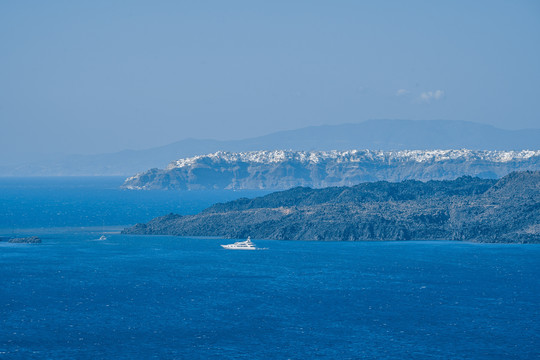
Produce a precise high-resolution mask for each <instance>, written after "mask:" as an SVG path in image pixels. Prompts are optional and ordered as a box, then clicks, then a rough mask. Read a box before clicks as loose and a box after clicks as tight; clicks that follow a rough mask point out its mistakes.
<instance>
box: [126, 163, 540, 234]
mask: <svg viewBox="0 0 540 360" xmlns="http://www.w3.org/2000/svg"><path fill="white" fill-rule="evenodd" d="M124 233H125V234H167V235H180V236H221V237H228V238H244V237H247V236H248V235H250V236H252V237H253V238H260V239H283V240H326V241H359V240H367V241H377V240H467V241H477V242H505V243H539V242H540V172H539V171H535V172H533V171H526V172H520V173H512V174H510V175H508V176H506V177H504V178H502V179H500V180H498V181H497V180H493V179H479V178H473V177H461V178H458V179H456V180H453V181H428V182H420V181H411V180H408V181H403V182H400V183H389V182H385V181H381V182H375V183H364V184H359V185H356V186H353V187H332V188H325V189H310V188H300V187H299V188H294V189H291V190H288V191H282V192H276V193H272V194H269V195H266V196H263V197H259V198H254V199H245V198H243V199H239V200H236V201H232V202H229V203H225V204H215V205H213V206H211V207H210V208H208V209H206V210H204V211H202V212H201V213H200V214H198V215H189V216H179V215H173V214H170V215H167V216H164V217H161V218H156V219H154V220H152V221H150V222H149V223H147V224H138V225H136V226H134V227H131V228H128V229H125V230H124Z"/></svg>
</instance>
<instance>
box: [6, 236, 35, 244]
mask: <svg viewBox="0 0 540 360" xmlns="http://www.w3.org/2000/svg"><path fill="white" fill-rule="evenodd" d="M8 242H10V243H12V244H41V239H40V238H39V237H37V236H30V237H24V238H13V239H9V241H8Z"/></svg>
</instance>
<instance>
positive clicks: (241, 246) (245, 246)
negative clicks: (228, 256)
mask: <svg viewBox="0 0 540 360" xmlns="http://www.w3.org/2000/svg"><path fill="white" fill-rule="evenodd" d="M221 247H222V248H224V249H228V250H257V248H256V247H255V244H253V243H252V242H251V238H250V237H249V236H248V238H247V240H246V241H238V242H235V243H234V244H228V245H221Z"/></svg>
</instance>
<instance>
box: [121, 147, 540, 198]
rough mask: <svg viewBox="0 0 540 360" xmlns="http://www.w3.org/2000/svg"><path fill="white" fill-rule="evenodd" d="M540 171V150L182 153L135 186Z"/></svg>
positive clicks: (345, 182) (273, 184)
mask: <svg viewBox="0 0 540 360" xmlns="http://www.w3.org/2000/svg"><path fill="white" fill-rule="evenodd" d="M525 170H540V151H538V150H536V151H532V150H522V151H488V150H466V149H461V150H402V151H379V150H350V151H335V150H334V151H292V150H273V151H248V152H238V153H233V152H224V151H218V152H216V153H212V154H207V155H199V156H194V157H190V158H182V159H179V160H176V161H173V162H172V163H170V164H169V166H168V167H167V168H166V169H151V170H148V171H145V172H142V173H139V174H136V175H134V176H132V177H130V178H128V179H126V181H125V182H124V184H123V185H122V187H123V188H124V189H130V190H155V189H159V190H209V189H212V190H214V189H230V190H247V189H251V190H254V189H269V190H286V189H291V188H293V187H297V186H307V187H312V188H324V187H329V186H353V185H356V184H359V183H362V182H367V181H369V182H373V181H380V180H385V181H392V182H398V181H402V180H421V181H428V180H451V179H456V178H458V177H460V176H465V175H469V176H478V177H481V178H489V179H495V178H501V177H503V176H505V175H507V174H509V173H511V172H512V171H525Z"/></svg>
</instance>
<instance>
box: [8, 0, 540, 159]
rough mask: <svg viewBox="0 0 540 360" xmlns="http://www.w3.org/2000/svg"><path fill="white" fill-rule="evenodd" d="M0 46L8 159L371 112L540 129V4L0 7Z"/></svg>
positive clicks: (220, 135) (248, 132)
mask: <svg viewBox="0 0 540 360" xmlns="http://www.w3.org/2000/svg"><path fill="white" fill-rule="evenodd" d="M0 45H1V55H0V121H1V129H2V131H1V133H0V134H1V135H0V143H1V145H0V153H1V154H2V155H1V156H2V157H4V158H6V157H10V158H17V157H21V158H23V157H28V156H37V154H46V153H101V152H109V151H118V150H122V149H126V148H131V149H140V148H147V147H152V146H157V145H163V144H167V143H170V142H173V141H176V140H180V139H184V138H187V137H195V138H216V139H237V138H244V137H251V136H257V135H263V134H266V133H270V132H273V131H277V130H285V129H294V128H299V127H304V126H309V125H321V124H340V123H346V122H357V121H363V120H367V119H377V118H394V119H455V120H468V121H476V122H481V123H487V124H492V125H495V126H498V127H502V128H507V129H517V128H531V127H534V128H539V127H540V106H538V105H539V100H540V90H539V88H540V85H539V84H540V66H539V64H540V56H539V55H540V2H538V1H446V2H442V1H2V2H0ZM0 160H1V159H0Z"/></svg>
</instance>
